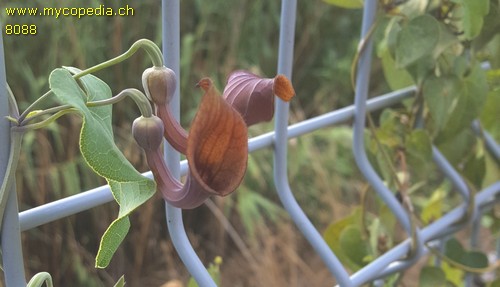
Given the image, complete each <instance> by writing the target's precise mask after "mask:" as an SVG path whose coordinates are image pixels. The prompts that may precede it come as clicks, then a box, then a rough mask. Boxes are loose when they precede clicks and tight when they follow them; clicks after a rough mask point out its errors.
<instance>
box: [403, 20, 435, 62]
mask: <svg viewBox="0 0 500 287" xmlns="http://www.w3.org/2000/svg"><path fill="white" fill-rule="evenodd" d="M436 31H439V23H438V22H437V21H436V19H434V17H432V16H430V15H428V14H425V15H422V16H419V17H416V18H414V19H412V20H411V21H410V22H409V23H408V24H407V25H406V26H404V27H403V29H402V30H401V31H400V32H399V33H398V36H397V39H396V51H395V53H396V65H397V67H398V68H405V67H407V66H409V65H411V64H413V63H415V62H416V61H417V60H419V59H421V58H423V57H425V56H428V55H430V54H431V53H432V51H433V50H434V48H435V47H436V45H437V43H438V40H439V33H436Z"/></svg>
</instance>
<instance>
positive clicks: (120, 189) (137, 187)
mask: <svg viewBox="0 0 500 287" xmlns="http://www.w3.org/2000/svg"><path fill="white" fill-rule="evenodd" d="M68 70H69V71H71V72H73V73H76V72H78V69H75V68H67V69H55V70H54V71H52V73H51V74H50V78H49V83H50V88H51V89H52V91H53V92H54V94H55V96H56V97H57V98H58V100H59V101H60V102H61V103H62V104H68V105H71V106H72V107H74V108H76V109H78V111H79V112H80V114H81V115H82V117H83V124H82V129H81V131H80V150H81V152H82V155H83V157H84V159H85V161H86V162H87V163H88V165H89V166H90V167H91V168H92V169H93V170H94V171H95V172H96V173H97V174H99V175H100V176H102V177H104V178H106V180H107V181H108V183H109V185H110V187H111V192H112V193H113V196H114V198H115V199H116V201H117V202H118V204H119V205H120V211H119V215H118V218H117V219H116V220H115V221H114V222H113V223H112V224H111V225H110V226H109V228H108V229H107V230H106V232H105V233H104V235H103V237H102V240H101V244H100V246H99V252H98V254H97V257H96V267H99V268H104V267H106V266H107V265H108V264H109V262H110V260H111V258H112V256H113V254H114V253H115V251H116V249H117V248H118V246H119V245H120V243H121V242H122V240H123V238H124V237H125V235H126V234H127V232H128V230H129V227H130V223H129V221H128V215H129V214H130V213H131V212H132V211H133V210H134V209H136V208H137V207H138V206H140V205H141V204H142V203H144V202H145V201H146V200H148V199H149V198H151V196H153V194H154V192H155V189H156V185H155V183H154V181H152V180H151V179H148V178H146V177H144V176H142V175H141V174H140V173H139V172H137V170H136V169H135V168H134V167H133V166H132V165H131V164H130V163H129V162H128V160H127V159H126V158H125V156H124V155H123V154H122V153H121V152H120V150H119V149H118V147H117V146H116V145H115V143H114V139H113V130H112V126H111V106H103V107H95V108H88V107H87V106H86V102H87V101H89V100H93V101H95V100H102V99H107V98H110V97H111V90H110V89H109V87H108V86H107V85H106V84H105V83H104V82H102V81H101V80H99V79H98V78H96V77H94V76H92V75H87V76H84V77H82V78H81V79H80V83H81V85H82V87H83V88H84V89H85V92H84V91H82V89H81V88H80V86H79V85H78V83H77V82H76V80H75V79H73V77H72V76H71V74H70V72H69V71H68Z"/></svg>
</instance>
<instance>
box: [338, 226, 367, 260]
mask: <svg viewBox="0 0 500 287" xmlns="http://www.w3.org/2000/svg"><path fill="white" fill-rule="evenodd" d="M339 243H340V248H341V249H342V251H343V253H344V254H345V255H346V256H347V257H348V258H349V260H350V261H352V263H354V264H355V265H357V266H359V268H361V267H362V266H364V265H365V264H366V262H364V258H365V257H366V256H367V255H368V242H367V240H365V239H364V238H363V235H362V234H361V230H360V229H359V226H358V225H350V226H348V227H347V228H345V229H344V230H343V231H342V233H341V234H340V238H339Z"/></svg>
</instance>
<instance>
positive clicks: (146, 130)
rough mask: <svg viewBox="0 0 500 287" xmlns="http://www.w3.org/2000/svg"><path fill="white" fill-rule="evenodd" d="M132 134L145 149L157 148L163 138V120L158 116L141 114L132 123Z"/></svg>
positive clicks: (152, 149)
mask: <svg viewBox="0 0 500 287" xmlns="http://www.w3.org/2000/svg"><path fill="white" fill-rule="evenodd" d="M132 135H133V136H134V139H135V141H136V142H137V144H139V146H140V147H142V148H143V149H144V150H145V151H155V150H157V149H158V148H159V147H160V145H161V142H162V140H163V122H162V121H161V119H160V118H159V117H157V116H154V115H153V116H151V117H148V118H146V117H143V116H140V117H138V118H137V119H135V120H134V122H133V124H132Z"/></svg>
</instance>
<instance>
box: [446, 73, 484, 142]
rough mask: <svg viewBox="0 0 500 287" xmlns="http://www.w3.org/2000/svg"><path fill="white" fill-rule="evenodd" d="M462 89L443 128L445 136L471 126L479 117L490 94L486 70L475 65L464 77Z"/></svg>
mask: <svg viewBox="0 0 500 287" xmlns="http://www.w3.org/2000/svg"><path fill="white" fill-rule="evenodd" d="M460 90H461V91H460V93H459V97H458V100H457V102H456V104H455V105H454V107H453V111H452V113H451V115H450V116H449V118H448V122H447V124H446V127H445V129H444V130H443V135H442V136H444V137H452V136H454V135H456V134H458V133H459V132H460V131H462V130H464V129H466V128H470V125H471V123H472V121H473V120H474V119H476V118H477V117H479V114H480V112H481V110H482V109H483V106H484V103H485V101H486V98H487V94H488V82H487V80H486V74H485V71H484V70H482V69H481V67H480V66H479V64H477V65H475V66H474V67H473V68H472V70H471V72H470V74H469V75H468V76H467V77H466V78H465V79H463V81H462V83H461V85H460Z"/></svg>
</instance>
